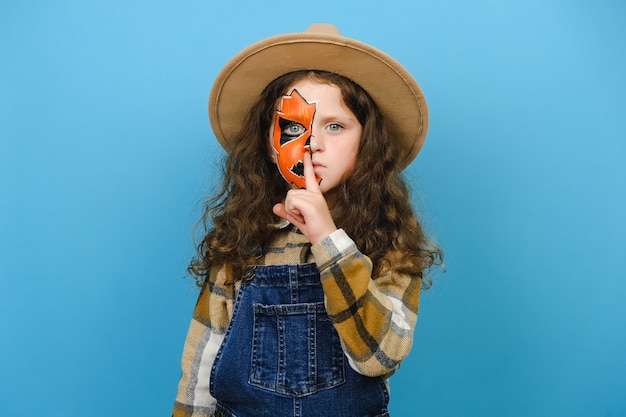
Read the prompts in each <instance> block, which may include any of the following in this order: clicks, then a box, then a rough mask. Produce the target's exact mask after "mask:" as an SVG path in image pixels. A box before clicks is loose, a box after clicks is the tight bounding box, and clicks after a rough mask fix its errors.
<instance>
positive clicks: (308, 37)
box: [209, 24, 428, 168]
mask: <svg viewBox="0 0 626 417" xmlns="http://www.w3.org/2000/svg"><path fill="white" fill-rule="evenodd" d="M298 70H323V71H329V72H333V73H336V74H339V75H342V76H344V77H346V78H348V79H350V80H352V81H354V82H355V83H357V84H359V85H360V86H361V87H363V89H365V90H366V91H367V92H368V93H369V94H370V95H371V96H372V98H373V99H374V101H375V102H376V104H377V105H378V107H379V108H380V110H381V112H382V114H383V117H385V119H386V121H387V125H388V128H389V129H390V133H391V137H392V139H393V140H395V141H397V142H398V145H399V146H398V149H399V150H400V152H402V155H401V156H400V158H399V163H400V165H401V167H402V168H405V167H406V166H407V165H409V164H410V163H411V161H412V160H413V159H414V158H415V157H416V156H417V154H418V152H419V151H420V149H421V148H422V145H423V144H424V140H425V139H426V131H427V130H428V108H427V106H426V100H425V98H424V95H423V93H422V90H421V89H420V87H419V85H418V84H417V82H416V81H415V79H413V77H412V76H411V74H410V73H409V72H408V71H407V70H406V69H405V68H404V67H403V66H402V65H400V64H399V63H398V62H397V61H396V60H394V59H393V58H391V57H390V56H389V55H387V54H385V53H384V52H382V51H380V50H378V49H376V48H374V47H372V46H370V45H367V44H365V43H362V42H359V41H356V40H354V39H350V38H347V37H345V36H342V35H341V34H340V33H339V31H338V30H337V28H336V27H335V26H333V25H329V24H313V25H311V26H310V27H309V28H308V29H307V31H306V32H301V33H289V34H285V35H277V36H272V37H269V38H266V39H263V40H261V41H259V42H256V43H254V44H252V45H250V46H249V47H247V48H245V49H244V50H242V51H241V52H239V53H238V54H237V55H235V57H233V58H232V59H231V60H230V61H229V62H228V63H227V64H226V66H224V68H223V69H222V70H221V72H220V73H219V74H218V76H217V78H216V80H215V83H214V84H213V87H212V89H211V94H210V96H209V119H210V121H211V126H212V128H213V131H214V133H215V136H216V137H217V140H218V141H219V142H220V144H221V145H222V146H223V147H224V149H225V150H226V151H228V150H229V149H230V148H231V144H232V143H233V141H234V140H235V138H236V136H237V134H238V133H239V130H240V129H241V126H242V125H243V121H244V119H245V117H246V115H247V113H248V112H249V110H250V108H251V107H252V105H253V104H254V102H256V101H257V100H258V98H259V96H260V94H261V92H262V91H263V89H264V88H265V87H266V86H267V85H268V84H269V83H270V82H272V81H273V80H275V79H276V78H278V77H280V76H281V75H283V74H287V73H289V72H293V71H298Z"/></svg>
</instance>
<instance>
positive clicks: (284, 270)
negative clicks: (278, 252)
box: [210, 263, 389, 417]
mask: <svg viewBox="0 0 626 417" xmlns="http://www.w3.org/2000/svg"><path fill="white" fill-rule="evenodd" d="M248 271H249V273H248V274H247V275H248V276H247V277H244V279H243V280H242V283H241V288H240V290H239V293H238V295H237V301H236V304H235V307H234V312H233V317H232V320H231V322H230V325H229V327H228V330H227V331H226V335H225V338H224V341H223V343H222V346H221V347H220V350H219V351H218V353H217V356H216V358H215V362H214V364H213V368H212V370H211V381H210V382H211V383H210V389H211V395H212V396H213V397H214V398H216V399H217V408H216V414H215V415H216V416H217V417H222V416H224V417H263V416H267V417H282V416H289V417H300V416H301V417H321V416H324V417H388V416H389V413H388V412H387V403H388V402H389V395H388V392H387V388H386V384H385V381H384V380H383V378H382V377H375V378H371V377H366V376H363V375H361V374H359V373H357V372H356V371H354V370H353V369H352V368H351V367H350V365H349V364H348V360H347V358H346V357H345V355H344V354H343V351H342V349H341V345H340V343H339V336H338V335H337V332H336V331H335V329H334V327H333V324H332V322H331V320H330V318H329V317H328V315H327V314H326V310H325V308H324V292H323V290H322V286H321V283H320V274H319V270H318V269H317V265H316V264H314V263H308V264H299V265H269V266H262V265H259V266H255V267H249V270H248Z"/></svg>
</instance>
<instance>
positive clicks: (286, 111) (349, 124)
mask: <svg viewBox="0 0 626 417" xmlns="http://www.w3.org/2000/svg"><path fill="white" fill-rule="evenodd" d="M294 90H295V91H294ZM287 91H288V93H287V95H286V96H284V97H283V98H282V99H281V100H280V102H279V109H278V111H277V116H276V118H275V120H274V123H273V124H272V127H271V128H270V132H271V135H272V137H271V138H270V143H271V145H272V148H273V152H272V155H271V156H272V160H273V161H274V162H275V163H276V164H277V165H278V168H279V170H280V172H281V174H283V177H285V179H286V180H287V181H288V182H290V183H291V184H293V185H294V186H296V187H300V188H304V174H303V172H302V171H301V168H302V156H303V155H304V152H305V151H310V152H311V159H312V161H313V170H314V171H315V175H316V176H317V179H318V180H319V184H320V189H321V191H322V193H327V192H329V191H331V190H333V189H334V188H335V187H337V185H339V184H340V183H341V181H342V180H343V179H344V178H345V177H346V176H347V175H348V174H349V173H350V172H351V171H352V168H353V167H354V164H355V162H356V158H357V153H358V150H359V144H360V142H361V135H362V132H363V129H362V127H361V124H360V123H359V121H358V120H357V118H356V117H355V115H354V114H353V113H352V111H351V110H350V109H349V108H348V107H347V106H346V105H345V104H344V102H343V99H342V97H341V90H340V89H339V87H337V86H335V85H332V84H325V83H320V82H317V81H314V80H310V79H308V78H305V79H302V80H300V81H297V82H295V83H294V84H293V85H291V86H290V87H289V88H288V89H287Z"/></svg>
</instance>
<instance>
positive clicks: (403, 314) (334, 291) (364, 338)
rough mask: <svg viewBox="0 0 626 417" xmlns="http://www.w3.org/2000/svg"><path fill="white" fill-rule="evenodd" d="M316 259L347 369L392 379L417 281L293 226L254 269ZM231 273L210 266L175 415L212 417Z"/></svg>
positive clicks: (339, 234)
mask: <svg viewBox="0 0 626 417" xmlns="http://www.w3.org/2000/svg"><path fill="white" fill-rule="evenodd" d="M305 262H315V263H316V264H317V266H318V268H319V270H320V275H321V281H322V287H323V289H324V293H325V305H326V311H327V312H328V315H329V316H330V317H331V319H332V320H333V322H334V326H335V329H336V330H337V332H338V334H339V336H340V340H341V345H342V348H343V351H344V353H345V355H346V356H347V358H348V360H349V363H350V366H351V367H352V368H353V369H354V370H355V371H357V372H359V373H361V374H363V375H367V376H379V375H382V376H389V375H391V374H392V373H393V372H394V371H395V370H396V369H397V368H398V367H399V366H400V362H401V361H402V359H404V358H405V357H406V356H407V355H408V353H409V351H410V349H411V344H412V341H413V329H414V327H415V322H416V320H417V308H418V304H419V293H420V286H421V281H420V279H416V278H415V277H409V276H406V275H399V274H395V273H392V272H391V271H389V270H383V271H382V273H381V274H380V275H379V276H378V277H376V279H372V278H371V274H372V262H371V260H370V259H369V258H368V257H367V256H365V255H363V254H362V253H361V252H359V250H358V249H357V248H356V245H355V244H354V242H353V241H352V239H350V238H349V237H348V235H347V234H346V233H345V232H344V231H343V230H341V229H340V230H337V231H336V232H334V233H332V234H331V235H330V236H328V237H326V238H325V239H323V240H322V241H321V242H319V243H317V244H316V245H313V246H311V244H310V242H309V241H308V240H307V238H306V237H305V236H304V235H302V234H301V233H299V232H297V231H294V230H293V229H292V228H288V229H286V230H285V231H284V232H283V233H280V234H278V236H277V238H276V239H275V240H274V241H273V242H272V243H271V245H269V247H268V248H266V251H265V254H264V255H263V256H262V257H261V258H260V259H259V260H258V263H259V264H265V265H276V264H297V263H305ZM227 282H233V280H232V279H231V272H230V268H228V267H227V266H226V267H220V268H214V269H213V270H212V271H211V273H210V276H209V278H208V279H207V280H206V282H205V285H204V286H203V288H202V290H201V292H200V295H199V297H198V302H197V304H196V307H195V310H194V313H193V318H192V320H191V325H190V327H189V332H188V334H187V339H186V341H185V346H184V349H183V356H182V371H183V372H182V377H181V379H180V382H179V385H178V394H177V396H176V402H175V404H174V412H173V416H174V417H200V416H211V415H212V413H213V409H214V407H215V399H214V398H213V397H211V395H210V393H209V377H210V373H211V368H212V366H213V361H214V359H215V356H216V354H217V351H218V349H219V348H220V345H221V343H222V341H223V340H224V334H225V332H226V328H227V327H228V324H229V322H230V319H231V318H232V314H233V307H234V303H235V298H236V295H237V291H238V290H239V287H240V285H239V281H237V282H236V283H235V284H227Z"/></svg>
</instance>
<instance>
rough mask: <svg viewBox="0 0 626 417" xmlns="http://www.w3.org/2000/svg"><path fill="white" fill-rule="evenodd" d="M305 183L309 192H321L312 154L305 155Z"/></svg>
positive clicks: (306, 153)
mask: <svg viewBox="0 0 626 417" xmlns="http://www.w3.org/2000/svg"><path fill="white" fill-rule="evenodd" d="M304 181H305V185H306V189H307V190H309V191H316V192H319V191H320V185H319V183H318V182H317V177H316V176H315V170H314V169H313V161H312V160H311V153H310V152H305V153H304Z"/></svg>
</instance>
